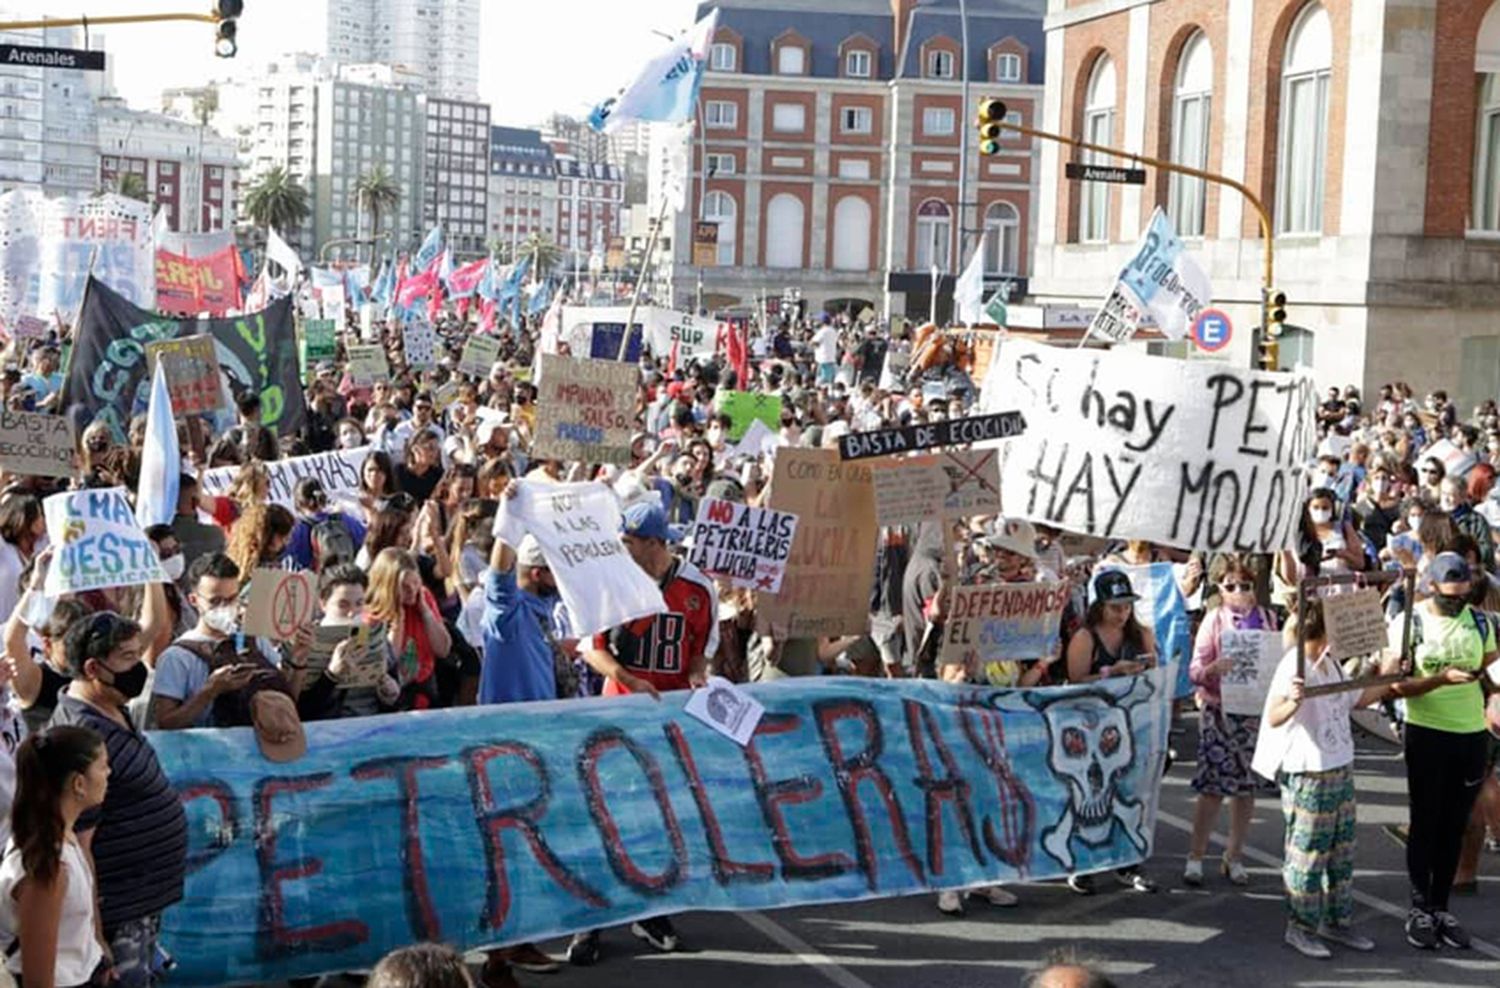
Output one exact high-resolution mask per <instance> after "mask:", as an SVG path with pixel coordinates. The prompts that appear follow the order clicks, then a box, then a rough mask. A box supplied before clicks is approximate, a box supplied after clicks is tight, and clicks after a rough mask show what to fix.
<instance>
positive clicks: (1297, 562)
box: [1276, 487, 1365, 609]
mask: <svg viewBox="0 0 1500 988" xmlns="http://www.w3.org/2000/svg"><path fill="white" fill-rule="evenodd" d="M1337 503H1338V498H1337V496H1336V495H1335V494H1334V493H1333V491H1331V490H1329V489H1328V488H1326V487H1319V488H1316V489H1314V490H1313V491H1312V492H1311V493H1309V494H1308V495H1307V502H1306V503H1305V504H1304V505H1303V508H1302V520H1301V523H1300V525H1299V527H1298V533H1297V550H1296V552H1293V551H1292V550H1290V549H1286V550H1283V551H1282V552H1280V553H1278V554H1277V556H1276V580H1277V598H1278V602H1280V603H1283V606H1287V605H1288V602H1289V600H1290V598H1291V596H1292V595H1293V594H1295V592H1296V589H1297V587H1298V586H1300V585H1301V583H1302V580H1304V579H1306V578H1307V577H1310V576H1319V575H1326V574H1329V573H1349V572H1358V571H1361V570H1363V569H1364V568H1365V552H1364V543H1363V542H1362V541H1361V540H1360V538H1359V533H1357V532H1356V531H1355V530H1354V525H1353V524H1351V523H1350V521H1349V520H1348V519H1347V518H1338V517H1337V516H1336V514H1335V511H1336V505H1337ZM1288 609H1290V607H1289V606H1288Z"/></svg>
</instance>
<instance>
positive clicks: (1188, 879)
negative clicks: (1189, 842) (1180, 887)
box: [1182, 858, 1203, 888]
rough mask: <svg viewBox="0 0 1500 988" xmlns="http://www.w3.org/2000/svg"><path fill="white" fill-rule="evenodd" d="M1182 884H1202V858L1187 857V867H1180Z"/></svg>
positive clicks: (1196, 885) (1194, 886)
mask: <svg viewBox="0 0 1500 988" xmlns="http://www.w3.org/2000/svg"><path fill="white" fill-rule="evenodd" d="M1182 884H1184V885H1191V886H1192V887H1193V888H1197V887H1198V886H1200V885H1202V884H1203V859H1202V858H1188V859H1187V867H1185V868H1183V869H1182Z"/></svg>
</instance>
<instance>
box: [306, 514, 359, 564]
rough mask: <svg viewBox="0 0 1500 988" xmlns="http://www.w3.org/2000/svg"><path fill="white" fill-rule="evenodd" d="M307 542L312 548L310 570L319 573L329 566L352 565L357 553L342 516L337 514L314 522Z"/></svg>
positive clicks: (357, 550)
mask: <svg viewBox="0 0 1500 988" xmlns="http://www.w3.org/2000/svg"><path fill="white" fill-rule="evenodd" d="M308 542H309V544H310V545H311V546H312V568H313V569H314V570H315V571H316V572H319V573H321V572H322V571H323V570H324V569H326V568H327V567H329V566H336V565H338V564H339V563H352V562H354V557H355V556H356V555H358V553H359V549H358V548H357V547H356V546H355V545H354V536H353V535H351V534H350V533H349V526H348V525H347V524H346V523H345V522H344V516H343V515H339V514H334V515H329V516H328V517H327V518H324V519H323V520H322V521H319V522H315V523H314V524H313V526H312V529H311V530H310V531H309V532H308Z"/></svg>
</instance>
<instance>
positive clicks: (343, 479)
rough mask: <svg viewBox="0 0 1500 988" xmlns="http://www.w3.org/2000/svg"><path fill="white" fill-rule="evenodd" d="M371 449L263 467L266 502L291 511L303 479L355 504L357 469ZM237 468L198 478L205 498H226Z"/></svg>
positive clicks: (217, 469) (292, 459)
mask: <svg viewBox="0 0 1500 988" xmlns="http://www.w3.org/2000/svg"><path fill="white" fill-rule="evenodd" d="M371 450H372V447H370V446H361V447H359V448H358V449H338V450H332V451H330V452H327V453H313V454H311V455H310V456H292V457H288V458H287V459H285V460H272V461H271V462H270V463H267V464H266V469H267V470H268V471H270V474H271V488H270V501H271V503H272V504H279V505H281V506H282V507H286V508H290V507H293V494H294V492H295V491H296V487H297V481H299V480H301V479H302V478H303V477H316V478H318V480H320V481H322V483H323V489H324V490H325V491H327V492H328V496H329V497H330V498H331V499H334V500H345V501H357V500H358V493H359V468H360V466H361V465H362V464H363V463H364V462H365V458H366V457H367V456H369V455H370V452H371ZM239 471H240V468H239V467H237V466H235V467H215V468H214V469H212V470H205V471H204V472H203V473H202V474H200V475H199V482H200V483H201V484H202V487H203V492H204V493H205V494H216V495H220V496H223V495H227V494H228V493H229V487H230V485H231V484H233V483H234V478H235V475H236V474H237V473H239Z"/></svg>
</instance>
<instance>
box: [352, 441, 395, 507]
mask: <svg viewBox="0 0 1500 988" xmlns="http://www.w3.org/2000/svg"><path fill="white" fill-rule="evenodd" d="M396 492H397V487H396V468H395V466H394V465H392V463H391V457H390V454H389V453H386V452H384V451H383V450H378V449H377V450H375V451H373V452H372V453H370V455H369V456H366V457H365V461H364V462H363V463H361V464H360V465H359V504H360V507H361V508H363V509H364V512H365V524H367V525H370V526H374V524H375V517H376V515H377V514H378V513H379V511H380V509H381V508H382V507H383V505H382V503H381V502H383V501H385V500H386V499H387V498H389V497H390V496H391V495H393V494H395V493H396Z"/></svg>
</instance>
